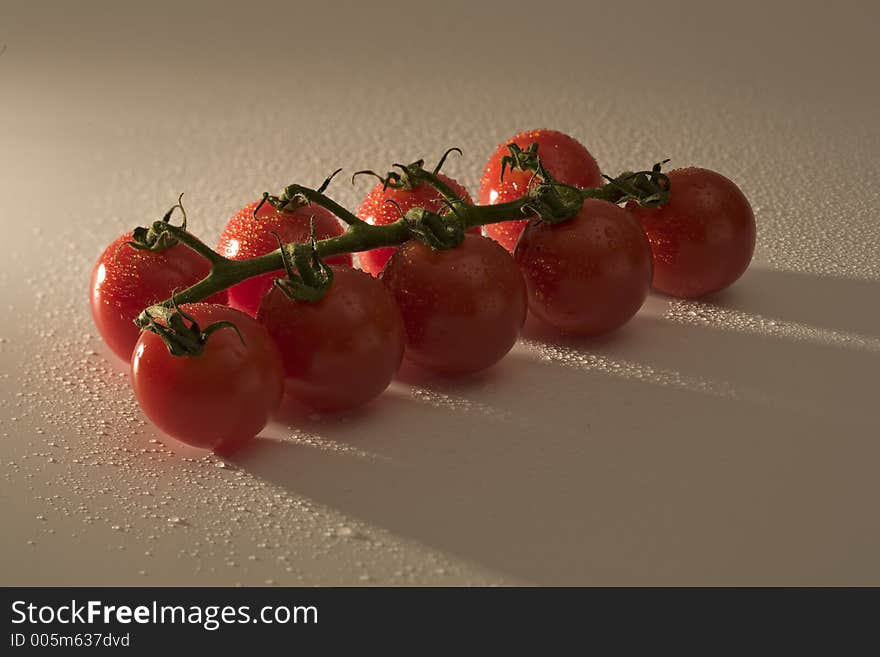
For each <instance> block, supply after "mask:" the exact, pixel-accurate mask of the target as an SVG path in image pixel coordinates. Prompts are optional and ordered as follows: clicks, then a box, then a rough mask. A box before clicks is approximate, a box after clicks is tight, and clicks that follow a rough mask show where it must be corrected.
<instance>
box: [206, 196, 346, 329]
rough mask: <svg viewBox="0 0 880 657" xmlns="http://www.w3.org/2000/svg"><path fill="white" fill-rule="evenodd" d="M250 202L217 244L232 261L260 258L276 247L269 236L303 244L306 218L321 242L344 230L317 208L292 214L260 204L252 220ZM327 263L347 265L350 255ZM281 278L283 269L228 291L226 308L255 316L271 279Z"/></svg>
mask: <svg viewBox="0 0 880 657" xmlns="http://www.w3.org/2000/svg"><path fill="white" fill-rule="evenodd" d="M258 204H259V201H254V202H253V203H249V204H248V205H246V206H244V207H243V208H242V209H241V210H239V211H238V212H237V213H236V214H235V215H234V216H233V217H232V218H231V219H230V220H229V222H228V223H227V224H226V227H225V228H224V229H223V232H222V233H221V234H220V241H219V242H218V243H217V252H218V253H220V255H223V256H226V257H227V258H232V259H233V260H245V259H247V258H254V257H256V256H261V255H264V254H266V253H269V252H270V251H274V250H275V249H277V248H278V242H277V241H276V240H275V237H274V236H273V235H272V233H277V234H278V235H279V237H281V240H282V241H283V242H285V243H288V242H307V241H308V240H309V230H310V229H309V226H310V223H309V222H310V218H311V217H313V216H314V218H315V236H316V237H317V239H319V240H322V239H326V238H328V237H336V236H337V235H342V233H343V231H344V229H343V227H342V226H341V225H340V223H339V220H338V219H337V218H336V217H335V216H333V214H332V213H331V212H330V211H329V210H326V209H324V208H322V207H320V206H318V205H308V206H304V207H301V208H297V209H296V210H295V211H293V212H277V211H276V210H275V208H274V207H272V206H271V205H269V204H268V203H264V204H263V207H261V208H260V211H259V212H258V213H257V218H256V219H254V208H255V207H257V205H258ZM327 262H328V263H330V264H340V265H350V264H351V262H352V259H351V255H349V254H343V255H337V256H332V257H330V258H327ZM283 275H284V270H283V269H279V270H278V271H276V272H270V273H268V274H262V275H260V276H254V277H253V278H249V279H247V280H244V281H242V282H241V283H238V284H237V285H234V286H232V287H231V288H229V305H230V306H232V307H233V308H237V309H238V310H241V311H243V312H246V313H247V314H248V315H250V316H251V317H253V316H255V315H256V314H257V308H258V307H259V305H260V299H262V298H263V296H264V295H265V294H266V292H268V291H269V289H270V288H271V287H272V280H273V279H275V278H278V277H279V276H283Z"/></svg>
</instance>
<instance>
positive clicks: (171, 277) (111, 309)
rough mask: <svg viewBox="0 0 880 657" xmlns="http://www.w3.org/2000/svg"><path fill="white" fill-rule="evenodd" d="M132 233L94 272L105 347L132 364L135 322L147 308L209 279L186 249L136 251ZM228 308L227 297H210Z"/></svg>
mask: <svg viewBox="0 0 880 657" xmlns="http://www.w3.org/2000/svg"><path fill="white" fill-rule="evenodd" d="M129 241H131V232H128V233H125V234H124V235H122V236H121V237H120V238H119V239H117V240H116V241H115V242H113V243H112V244H111V245H110V246H108V247H107V248H106V249H105V250H104V253H102V254H101V257H100V258H98V262H97V263H95V268H94V269H93V270H92V282H91V295H90V302H91V307H92V318H93V319H94V320H95V326H97V327H98V332H99V333H100V334H101V337H102V338H104V342H106V343H107V345H108V346H109V347H110V349H112V350H113V353H115V354H116V355H117V356H119V357H120V358H124V359H125V360H129V359H130V358H131V350H132V349H133V348H134V343H135V342H137V339H138V334H139V333H140V329H139V328H138V327H137V326H135V324H134V320H135V318H136V317H137V316H138V315H139V314H140V313H141V311H142V310H143V309H144V308H146V307H147V306H151V305H153V304H154V303H158V302H160V301H164V300H165V299H167V298H168V297H170V296H171V294H172V293H173V292H174V291H180V290H184V289H185V288H188V287H189V286H190V285H193V284H194V283H198V282H199V281H200V280H201V279H203V278H204V277H205V276H207V275H208V271H209V270H210V268H211V266H210V264H209V263H208V261H207V260H205V259H204V258H203V257H202V256H200V255H198V254H197V253H196V252H195V251H192V250H191V249H189V248H188V247H186V246H184V245H183V244H175V245H174V246H172V247H170V248H168V249H165V250H164V251H146V250H141V249H135V248H134V247H132V246H129V245H127V244H126V242H129ZM210 301H211V302H213V303H221V304H222V303H226V292H219V293H217V294H215V295H214V296H212V297H211V299H210Z"/></svg>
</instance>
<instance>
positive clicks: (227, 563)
mask: <svg viewBox="0 0 880 657" xmlns="http://www.w3.org/2000/svg"><path fill="white" fill-rule="evenodd" d="M34 4H35V3H24V2H17V1H15V2H9V0H3V2H2V3H0V44H4V43H5V44H6V46H7V48H6V51H5V53H4V54H2V55H0V89H2V91H0V144H2V149H0V153H2V155H0V221H2V234H3V240H4V243H5V248H4V249H3V254H2V257H3V262H4V264H3V267H2V269H0V286H2V295H3V296H2V310H3V312H2V314H0V366H2V378H0V392H2V399H0V513H2V522H3V528H4V529H3V532H0V542H2V547H0V549H2V552H0V583H2V584H7V585H8V584H40V585H47V584H233V583H242V584H264V583H275V584H386V583H388V584H411V583H417V584H462V583H470V584H487V583H491V584H511V583H524V584H875V585H876V584H880V563H878V557H877V555H878V554H880V520H878V515H877V513H876V506H877V500H878V496H880V478H878V477H877V463H878V458H880V443H878V434H880V432H878V423H877V419H876V401H877V393H876V390H877V386H876V381H877V375H878V372H880V370H878V364H880V311H878V304H877V301H878V299H880V294H878V292H880V239H878V237H880V228H878V226H880V223H878V221H877V206H878V203H877V202H878V192H877V189H878V188H877V185H876V181H877V179H878V173H880V170H878V165H877V158H878V155H880V148H878V147H880V133H878V129H877V123H876V117H877V110H878V100H880V93H878V85H877V82H876V70H875V69H876V62H877V61H878V59H880V49H878V46H877V45H876V43H877V42H876V38H875V34H874V32H875V31H876V27H877V25H878V21H880V11H878V9H877V6H878V5H877V4H876V3H870V2H865V3H862V4H856V3H851V2H849V3H848V2H842V3H837V4H835V5H834V9H833V11H832V10H830V9H828V8H827V4H826V3H820V2H816V3H800V2H798V3H795V2H786V3H774V2H760V3H756V2H739V3H725V4H724V5H723V6H721V5H719V6H715V5H716V3H697V2H694V3H690V2H664V3H647V2H645V3H639V2H635V3H632V2H628V3H617V4H615V3H607V2H606V3H581V4H577V5H576V4H575V3H555V2H540V3H523V2H505V3H503V4H502V3H498V4H495V3H493V4H489V3H465V2H444V3H440V4H436V3H435V7H436V8H434V9H431V8H428V7H427V6H422V5H420V4H418V3H402V2H401V3H396V4H387V5H385V4H382V3H344V2H326V3H313V5H312V6H296V5H295V4H294V3H286V5H285V6H282V5H279V6H269V5H264V4H262V3H258V2H248V3H242V4H241V6H239V7H238V8H226V7H223V8H220V7H217V6H210V5H205V6H198V5H188V6H187V7H185V8H180V7H173V6H172V5H171V4H170V3H169V4H165V3H155V2H150V3H129V4H128V6H125V7H124V8H122V7H121V5H120V4H119V3H111V2H107V3H76V5H74V4H73V3H57V4H54V5H53V4H42V5H40V6H34ZM0 47H2V46H0ZM538 126H548V127H554V128H557V129H561V130H564V131H567V132H570V133H571V134H573V135H575V136H577V137H578V138H580V139H581V140H582V141H583V142H584V143H585V144H586V145H587V146H588V148H590V149H591V151H592V152H593V153H594V155H595V156H596V157H597V159H598V160H599V162H600V164H601V165H602V167H603V169H604V170H606V171H608V172H612V173H615V172H618V171H619V170H621V169H624V168H628V167H633V166H638V167H641V166H646V165H650V164H651V163H653V162H654V161H656V160H657V159H658V158H663V157H671V158H673V164H675V165H687V164H697V165H702V166H706V167H710V168H714V169H717V170H719V171H721V172H722V173H725V174H726V175H728V176H730V177H731V178H733V179H734V180H736V181H738V182H739V183H740V184H741V186H742V188H743V190H744V191H745V192H746V194H747V195H748V196H749V197H750V199H751V200H752V202H753V205H754V207H755V210H756V215H757V219H758V232H759V235H758V247H757V254H756V262H755V264H754V265H753V267H752V269H751V270H750V271H749V272H748V273H747V275H746V276H745V277H744V278H743V279H742V280H741V282H739V283H738V284H737V285H736V286H735V287H734V288H732V289H730V290H729V291H728V292H726V293H723V294H722V295H719V296H718V297H716V298H713V299H710V300H707V301H705V302H702V303H684V302H675V301H672V300H669V299H666V298H661V297H654V298H651V299H650V300H649V302H648V304H647V305H646V307H645V308H644V309H643V310H642V312H641V313H640V314H639V315H638V316H637V318H636V319H635V320H634V321H633V322H631V323H630V324H629V325H628V326H627V327H626V328H625V329H624V330H622V331H620V332H619V333H617V334H615V335H612V336H609V337H607V338H605V339H602V340H597V341H592V342H558V341H553V340H552V339H550V338H548V337H547V336H541V335H539V334H537V333H536V331H535V329H534V327H532V326H529V327H528V328H527V331H526V336H525V337H524V339H523V341H522V343H521V344H520V345H518V346H517V348H516V349H515V351H514V352H513V353H512V354H511V355H510V356H509V357H508V358H507V359H506V360H505V361H504V362H503V363H502V364H501V365H499V366H498V367H496V368H494V369H493V370H492V371H490V372H488V373H486V374H485V375H484V376H482V377H479V378H478V379H477V380H471V381H466V382H460V383H449V382H441V381H435V380H429V379H425V378H423V377H421V376H420V375H419V374H418V373H416V372H414V371H411V370H409V369H406V370H404V371H403V372H402V374H401V380H400V381H398V382H397V383H395V384H394V387H393V389H392V390H391V391H389V393H388V394H386V395H385V396H384V397H383V398H382V399H380V400H378V401H377V402H376V403H374V404H372V405H371V406H369V407H368V408H366V409H364V410H363V411H362V412H359V413H357V414H353V415H350V416H345V417H341V418H314V417H313V418H295V417H291V418H282V419H281V420H280V421H279V422H277V423H276V424H274V425H272V426H271V427H270V428H269V429H267V430H266V432H265V433H264V435H263V437H262V439H261V440H260V441H259V442H258V444H256V445H255V446H254V447H253V448H251V449H249V450H248V451H246V452H245V453H243V454H241V455H240V456H239V457H237V458H236V459H235V461H234V462H231V463H226V464H224V463H221V462H219V461H217V460H216V459H214V458H213V457H206V456H204V455H202V454H199V453H193V452H188V451H186V450H185V449H183V448H181V447H180V446H179V445H177V444H175V443H173V442H172V441H169V440H167V439H165V438H163V437H162V436H160V435H159V434H157V433H156V432H155V430H153V429H152V428H151V427H150V426H149V425H147V424H146V423H145V422H144V420H143V418H142V416H141V414H140V412H139V411H138V409H137V406H136V404H135V403H134V401H133V398H132V395H131V393H130V391H129V388H128V386H127V384H126V380H125V373H124V372H125V368H124V366H123V364H121V363H120V362H117V361H115V360H114V359H113V357H112V356H110V355H109V353H108V352H107V350H106V349H104V347H103V346H102V345H101V343H100V341H99V339H98V338H97V337H96V336H95V334H94V329H93V327H92V325H91V320H90V318H89V316H88V310H87V305H86V295H87V280H88V273H89V270H90V267H91V265H92V263H93V261H94V259H95V258H96V257H97V255H98V254H99V253H100V251H101V250H102V249H103V247H104V246H105V244H107V243H109V241H111V240H112V239H114V238H115V237H116V236H117V235H118V234H119V233H121V232H122V231H123V230H125V229H127V228H129V227H131V226H133V225H135V224H138V223H143V222H145V221H148V220H150V219H153V218H155V217H156V216H158V215H160V214H161V213H162V212H163V211H164V209H165V208H167V206H168V205H170V203H171V202H172V201H173V199H174V198H176V196H177V194H178V193H179V192H181V191H185V192H186V199H187V208H188V211H189V216H190V218H191V222H192V223H191V225H192V227H193V228H194V229H195V230H196V231H197V232H199V233H200V234H201V235H203V236H205V237H206V238H207V239H208V240H212V239H214V238H215V237H216V235H217V234H218V233H219V230H220V228H221V226H222V225H223V223H224V221H225V219H226V218H227V217H229V216H230V215H231V214H232V212H233V211H234V210H235V209H237V208H238V207H240V206H241V205H243V204H244V203H246V202H247V201H249V200H251V199H253V198H256V197H257V196H258V195H259V193H261V192H262V191H264V190H267V189H268V190H270V191H274V190H277V189H279V188H280V187H281V186H282V185H283V184H285V183H289V182H293V181H300V182H304V183H306V184H317V183H319V182H320V181H321V180H322V179H323V178H324V177H325V176H326V175H327V173H329V172H330V171H332V170H333V169H334V168H336V167H337V166H344V167H346V170H348V171H352V170H355V169H357V168H365V167H374V168H377V169H380V170H381V169H385V168H387V167H388V165H389V164H390V163H391V162H393V161H399V160H402V159H403V160H411V159H415V158H417V157H423V156H424V157H426V158H428V159H429V160H431V159H433V158H436V157H437V156H439V155H440V154H441V153H442V152H443V150H445V149H446V148H447V147H449V146H459V147H461V148H462V149H463V151H464V157H462V158H458V159H453V160H452V161H450V164H449V165H448V172H449V173H450V174H451V175H453V176H456V177H457V178H459V179H460V180H461V181H462V182H464V183H465V184H466V185H468V186H469V188H470V189H471V190H472V191H475V190H476V184H477V180H478V176H479V172H480V170H481V168H482V165H483V163H484V160H485V158H486V156H487V154H488V153H489V152H490V150H491V149H492V148H493V147H494V146H495V145H496V143H498V142H499V141H501V140H503V139H504V138H506V137H507V136H509V135H511V134H513V133H514V132H516V131H519V130H521V129H526V128H531V127H538ZM366 185H367V183H366V181H364V182H362V183H361V184H360V185H359V186H358V187H355V188H352V187H350V186H348V185H347V183H344V182H339V183H336V184H334V187H333V188H332V191H333V192H334V193H335V194H336V195H337V197H338V198H339V199H340V200H341V201H343V202H344V203H346V204H347V205H349V206H355V205H356V203H357V201H358V198H359V196H360V195H361V194H363V193H364V191H365V187H366Z"/></svg>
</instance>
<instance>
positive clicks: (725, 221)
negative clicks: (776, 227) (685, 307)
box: [627, 167, 755, 298]
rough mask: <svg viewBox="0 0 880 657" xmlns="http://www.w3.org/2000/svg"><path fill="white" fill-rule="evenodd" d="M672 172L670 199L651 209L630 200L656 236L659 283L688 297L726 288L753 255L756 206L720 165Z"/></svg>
mask: <svg viewBox="0 0 880 657" xmlns="http://www.w3.org/2000/svg"><path fill="white" fill-rule="evenodd" d="M668 175H669V184H670V198H669V201H668V202H667V203H666V204H665V205H663V206H662V207H660V208H655V209H648V208H642V207H639V206H638V205H636V204H635V203H632V202H631V203H629V204H627V209H628V210H629V211H630V212H631V213H632V214H633V215H634V216H635V217H636V218H637V219H638V220H639V221H641V222H642V227H643V228H644V229H645V232H646V233H647V234H648V240H650V242H651V250H652V251H653V253H654V281H653V286H654V289H656V290H659V291H660V292H664V293H666V294H671V295H673V296H676V297H685V298H697V297H702V296H705V295H707V294H711V293H713V292H718V291H719V290H723V289H724V288H726V287H727V286H728V285H731V284H732V283H733V282H734V281H736V280H737V279H738V278H739V277H740V276H742V274H743V272H744V271H745V270H746V268H747V267H748V266H749V263H750V262H751V261H752V255H753V254H754V252H755V216H754V214H752V207H751V206H750V205H749V202H748V200H747V199H746V197H745V196H744V195H743V193H742V192H741V191H740V189H739V187H737V186H736V185H735V184H734V183H733V182H731V181H730V180H728V179H727V178H725V177H724V176H722V175H721V174H719V173H715V172H714V171H709V170H708V169H699V168H696V167H690V168H687V169H676V170H674V171H670V172H669V174H668Z"/></svg>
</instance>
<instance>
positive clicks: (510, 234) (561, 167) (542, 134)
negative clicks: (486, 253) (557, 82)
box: [478, 129, 602, 253]
mask: <svg viewBox="0 0 880 657" xmlns="http://www.w3.org/2000/svg"><path fill="white" fill-rule="evenodd" d="M510 143H515V144H516V145H517V146H519V147H520V148H523V149H526V148H528V146H529V145H530V144H532V143H536V144H538V157H539V158H540V159H541V164H543V165H544V167H545V168H546V169H547V171H548V172H549V173H550V175H552V176H553V177H554V178H556V180H558V181H559V182H562V183H566V184H569V185H575V186H577V187H596V186H598V185H601V184H602V174H601V172H600V171H599V165H598V164H596V159H595V158H594V157H593V156H592V155H591V154H590V152H589V151H588V150H587V149H586V147H584V145H583V144H581V143H580V142H579V141H577V140H576V139H574V138H573V137H570V136H568V135H566V134H565V133H562V132H559V131H557V130H549V129H538V130H527V131H525V132H520V133H518V134H516V135H514V136H513V137H511V138H510V139H507V140H505V141H503V142H501V143H500V144H499V145H498V146H497V147H496V148H495V150H494V151H493V153H492V155H490V156H489V161H488V162H487V163H486V167H485V168H484V169H483V175H482V176H481V178H480V190H479V194H478V201H479V203H480V204H481V205H495V204H497V203H506V202H507V201H513V200H515V199H517V198H520V197H521V196H524V195H525V194H527V193H528V191H529V182H530V181H531V180H532V178H533V174H532V172H530V171H520V170H510V169H509V168H508V169H507V170H506V171H505V172H504V180H501V160H502V158H503V157H504V156H505V155H508V154H509V151H508V149H507V144H510ZM527 222H528V220H527V219H521V218H519V217H511V221H504V222H501V223H496V224H489V225H487V226H486V227H485V233H486V235H488V236H489V237H491V238H492V239H494V240H495V241H497V242H498V243H499V244H501V245H502V246H503V247H504V248H506V249H507V250H508V251H510V252H511V253H513V250H514V248H515V247H516V241H517V239H519V236H520V234H522V232H523V229H525V227H526V223H527Z"/></svg>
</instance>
